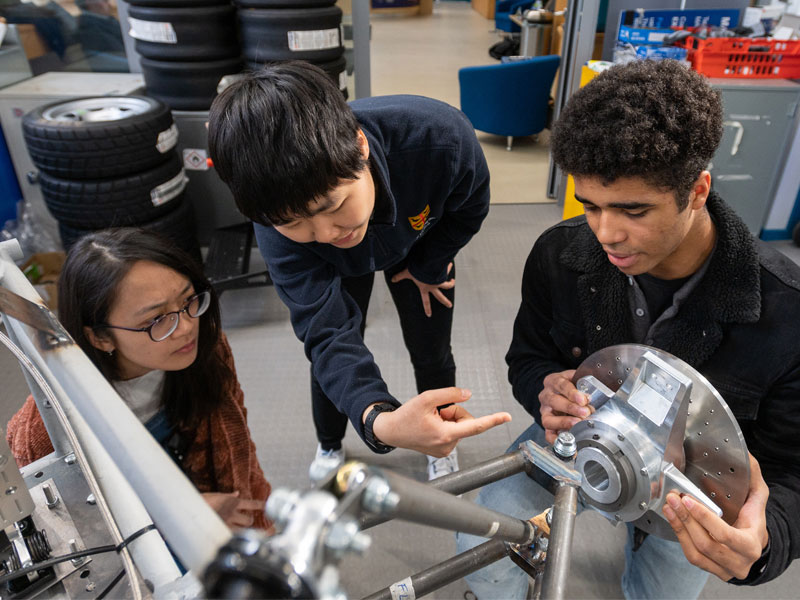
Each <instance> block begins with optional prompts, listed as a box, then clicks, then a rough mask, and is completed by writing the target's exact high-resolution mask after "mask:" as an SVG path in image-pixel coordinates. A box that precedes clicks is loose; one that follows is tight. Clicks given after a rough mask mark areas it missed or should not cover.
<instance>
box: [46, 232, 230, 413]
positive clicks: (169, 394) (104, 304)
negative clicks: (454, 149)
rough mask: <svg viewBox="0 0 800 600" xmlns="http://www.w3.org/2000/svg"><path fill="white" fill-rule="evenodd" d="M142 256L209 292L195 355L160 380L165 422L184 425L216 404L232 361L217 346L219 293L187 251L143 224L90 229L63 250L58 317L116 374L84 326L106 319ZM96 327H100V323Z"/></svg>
mask: <svg viewBox="0 0 800 600" xmlns="http://www.w3.org/2000/svg"><path fill="white" fill-rule="evenodd" d="M141 260H146V261H150V262H154V263H157V264H159V265H163V266H165V267H168V268H170V269H172V270H174V271H177V272H178V273H180V274H181V275H184V276H185V277H187V278H188V279H189V280H190V281H191V282H192V285H193V286H194V289H195V290H196V291H198V292H200V291H202V290H209V291H210V292H211V305H210V306H209V308H208V310H207V311H206V312H205V314H203V316H201V317H200V334H199V336H198V341H197V358H196V359H195V361H194V362H193V363H192V364H191V365H190V366H188V367H187V368H185V369H183V370H181V371H168V372H167V374H166V377H165V380H164V391H163V395H162V406H163V408H164V410H165V411H166V413H167V417H168V418H169V420H170V423H172V424H173V425H175V426H179V427H182V428H189V427H192V426H194V425H196V424H197V423H198V422H199V421H200V420H201V419H202V418H203V417H205V416H207V415H208V414H209V413H210V412H211V411H212V410H213V409H214V408H215V407H216V406H217V405H218V404H219V402H220V400H221V398H222V395H223V394H224V393H225V388H226V385H225V384H226V382H227V381H230V379H231V378H232V377H234V376H235V375H234V373H233V371H232V369H231V367H230V366H228V365H227V364H226V363H225V362H224V361H222V360H220V355H219V353H218V352H217V348H216V346H217V344H218V343H219V341H220V335H221V326H220V313H219V299H218V298H217V296H216V294H215V293H214V290H213V288H212V287H211V285H210V284H209V282H208V279H206V277H205V275H203V271H202V270H201V269H200V267H199V265H198V264H197V262H196V261H195V260H194V259H193V258H192V257H191V256H189V255H188V254H187V253H186V252H184V251H183V250H181V249H180V248H178V247H177V246H175V245H173V244H172V243H171V242H170V241H169V240H167V239H165V238H163V237H161V236H160V235H158V234H156V233H153V232H151V231H146V230H143V229H135V228H123V229H107V230H105V231H98V232H94V233H91V234H89V235H87V236H85V237H83V238H81V239H80V240H79V241H78V242H77V243H76V244H75V245H74V246H73V247H72V249H71V250H70V251H69V254H68V255H67V260H66V262H65V263H64V268H63V270H62V271H61V276H60V279H59V283H58V312H59V318H60V320H61V322H62V324H63V325H64V327H65V328H66V330H67V331H68V332H69V334H70V335H71V336H72V337H73V339H74V340H75V341H76V342H77V344H78V345H79V346H80V347H81V349H82V350H83V351H84V352H85V353H86V354H87V355H88V356H89V358H90V359H91V361H92V362H93V363H94V364H95V366H96V367H97V368H98V369H100V372H101V373H103V375H104V376H105V377H106V379H108V380H109V381H112V380H115V379H119V370H118V367H117V361H116V359H115V358H114V357H113V356H109V355H108V354H107V353H105V352H103V351H102V350H100V349H98V348H95V347H94V346H93V345H92V344H91V342H90V341H89V338H88V337H87V335H86V333H85V332H84V327H89V328H93V327H96V326H97V325H98V324H100V323H105V322H106V321H107V319H108V314H109V312H110V310H111V307H112V306H113V305H114V302H116V298H117V290H118V288H119V284H120V282H121V281H122V280H123V279H124V278H125V276H126V275H127V274H128V271H130V269H131V267H132V266H133V265H134V264H135V263H137V262H139V261H141ZM107 331H108V330H105V332H107ZM97 332H98V333H104V330H103V329H102V328H99V329H97Z"/></svg>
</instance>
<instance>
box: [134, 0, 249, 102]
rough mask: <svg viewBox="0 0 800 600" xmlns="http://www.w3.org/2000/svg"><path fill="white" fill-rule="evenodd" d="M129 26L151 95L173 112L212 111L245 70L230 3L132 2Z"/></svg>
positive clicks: (187, 0)
mask: <svg viewBox="0 0 800 600" xmlns="http://www.w3.org/2000/svg"><path fill="white" fill-rule="evenodd" d="M129 4H130V5H131V6H130V8H129V10H128V23H129V24H130V35H131V37H132V38H134V40H135V42H134V46H135V48H136V52H138V53H139V55H140V56H141V63H140V64H141V67H142V74H143V75H144V81H145V86H146V87H147V94H148V95H149V96H152V97H153V98H158V99H159V100H161V101H162V102H164V103H166V104H167V105H168V106H169V107H170V108H172V109H173V110H208V108H209V107H210V106H211V102H212V100H214V97H215V96H216V95H217V84H218V83H219V80H220V79H222V77H224V76H225V75H231V74H233V73H239V72H240V71H241V70H242V67H243V66H244V64H243V62H242V56H241V53H242V52H241V47H240V45H239V39H238V32H237V26H236V8H235V7H234V6H233V5H232V4H231V3H230V2H229V0H130V1H129Z"/></svg>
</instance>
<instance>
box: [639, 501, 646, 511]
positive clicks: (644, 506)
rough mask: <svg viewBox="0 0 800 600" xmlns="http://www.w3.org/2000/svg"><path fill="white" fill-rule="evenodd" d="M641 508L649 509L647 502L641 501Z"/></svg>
mask: <svg viewBox="0 0 800 600" xmlns="http://www.w3.org/2000/svg"><path fill="white" fill-rule="evenodd" d="M639 508H640V509H641V510H647V502H639Z"/></svg>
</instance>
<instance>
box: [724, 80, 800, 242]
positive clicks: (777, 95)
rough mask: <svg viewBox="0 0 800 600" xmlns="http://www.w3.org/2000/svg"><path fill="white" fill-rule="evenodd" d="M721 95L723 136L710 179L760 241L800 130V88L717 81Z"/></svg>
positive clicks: (762, 82)
mask: <svg viewBox="0 0 800 600" xmlns="http://www.w3.org/2000/svg"><path fill="white" fill-rule="evenodd" d="M711 83H712V85H713V86H714V88H716V89H718V90H719V91H720V92H721V93H722V102H723V106H724V132H723V136H722V143H721V144H720V146H719V149H718V150H717V153H716V154H715V155H714V159H713V160H712V166H711V169H710V170H711V177H712V181H713V186H714V189H715V190H716V191H717V192H719V194H720V195H721V196H722V198H723V199H724V200H725V202H727V203H728V204H729V205H730V206H731V207H732V208H733V209H734V210H735V211H736V213H737V214H738V215H739V216H740V217H741V218H742V219H743V220H744V222H745V224H747V227H748V228H749V229H750V231H751V232H752V233H753V234H754V235H756V236H757V235H759V233H760V232H761V228H762V227H763V226H764V223H765V221H766V218H767V214H768V213H769V210H770V207H771V206H772V203H773V200H774V197H775V193H776V191H777V187H778V182H779V180H780V175H781V173H782V172H783V169H784V166H785V160H786V156H787V154H788V149H789V145H790V142H791V139H792V137H793V136H794V131H795V129H796V127H797V119H798V110H797V108H798V102H799V101H800V84H797V83H794V82H792V81H788V80H784V79H762V80H757V79H741V80H738V79H712V80H711Z"/></svg>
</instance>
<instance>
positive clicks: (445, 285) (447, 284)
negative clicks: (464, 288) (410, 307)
mask: <svg viewBox="0 0 800 600" xmlns="http://www.w3.org/2000/svg"><path fill="white" fill-rule="evenodd" d="M436 287H438V288H439V289H440V290H452V289H453V288H454V287H456V280H455V279H448V280H447V281H443V282H442V283H440V284H439V285H437V286H436Z"/></svg>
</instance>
